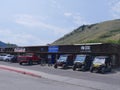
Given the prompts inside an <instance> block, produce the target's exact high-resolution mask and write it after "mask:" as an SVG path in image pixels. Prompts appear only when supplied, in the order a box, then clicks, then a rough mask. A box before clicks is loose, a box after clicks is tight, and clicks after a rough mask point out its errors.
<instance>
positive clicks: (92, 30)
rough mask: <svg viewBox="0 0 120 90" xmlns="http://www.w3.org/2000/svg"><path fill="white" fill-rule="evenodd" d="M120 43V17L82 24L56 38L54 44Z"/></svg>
mask: <svg viewBox="0 0 120 90" xmlns="http://www.w3.org/2000/svg"><path fill="white" fill-rule="evenodd" d="M98 42H99V43H100V42H101V43H120V19H117V20H111V21H105V22H102V23H97V24H92V25H82V26H80V27H79V28H77V29H75V30H73V31H72V32H71V33H69V34H67V35H65V36H64V37H62V38H60V39H58V40H56V41H55V42H53V43H52V45H65V44H80V43H98Z"/></svg>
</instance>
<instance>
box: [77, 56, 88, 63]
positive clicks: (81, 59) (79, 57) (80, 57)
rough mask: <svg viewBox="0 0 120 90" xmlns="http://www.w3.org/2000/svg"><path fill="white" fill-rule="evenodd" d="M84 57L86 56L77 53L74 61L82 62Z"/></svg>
mask: <svg viewBox="0 0 120 90" xmlns="http://www.w3.org/2000/svg"><path fill="white" fill-rule="evenodd" d="M85 58H86V56H82V55H77V56H76V58H75V61H79V62H84V61H85Z"/></svg>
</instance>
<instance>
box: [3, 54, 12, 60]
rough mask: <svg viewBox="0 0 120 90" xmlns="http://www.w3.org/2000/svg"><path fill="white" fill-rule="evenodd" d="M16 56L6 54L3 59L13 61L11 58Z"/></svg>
mask: <svg viewBox="0 0 120 90" xmlns="http://www.w3.org/2000/svg"><path fill="white" fill-rule="evenodd" d="M13 57H14V55H9V54H8V55H5V56H4V57H3V61H11V59H12V58H13Z"/></svg>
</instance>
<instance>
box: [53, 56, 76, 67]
mask: <svg viewBox="0 0 120 90" xmlns="http://www.w3.org/2000/svg"><path fill="white" fill-rule="evenodd" d="M73 60H74V59H73V55H71V54H70V55H69V54H65V55H60V57H59V59H58V60H57V61H56V63H55V64H54V68H58V66H60V67H62V68H63V69H66V68H68V67H70V66H73Z"/></svg>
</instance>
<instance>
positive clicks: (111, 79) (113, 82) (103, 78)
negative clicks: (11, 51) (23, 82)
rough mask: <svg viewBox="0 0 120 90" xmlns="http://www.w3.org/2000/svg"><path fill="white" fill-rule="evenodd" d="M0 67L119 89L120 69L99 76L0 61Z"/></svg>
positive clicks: (97, 74) (46, 66) (87, 72)
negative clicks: (25, 70)
mask: <svg viewBox="0 0 120 90" xmlns="http://www.w3.org/2000/svg"><path fill="white" fill-rule="evenodd" d="M0 64H1V65H7V66H12V67H19V68H24V69H28V70H34V71H39V72H44V73H47V74H50V75H58V76H61V77H69V78H74V79H78V80H87V81H90V82H97V83H98V82H99V83H103V84H108V86H114V87H119V85H120V69H114V70H112V72H111V73H106V74H99V73H91V72H89V71H86V72H83V71H73V70H72V69H65V70H64V69H62V68H58V69H54V67H53V66H51V67H49V66H48V65H45V66H41V65H32V66H29V65H22V66H21V65H19V64H18V63H10V62H3V61H0Z"/></svg>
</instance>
